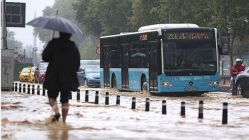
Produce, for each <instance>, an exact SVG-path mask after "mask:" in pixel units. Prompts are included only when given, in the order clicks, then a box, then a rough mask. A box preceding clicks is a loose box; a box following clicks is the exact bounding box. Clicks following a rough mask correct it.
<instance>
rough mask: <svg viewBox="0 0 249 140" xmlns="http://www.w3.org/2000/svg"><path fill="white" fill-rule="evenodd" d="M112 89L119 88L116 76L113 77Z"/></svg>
mask: <svg viewBox="0 0 249 140" xmlns="http://www.w3.org/2000/svg"><path fill="white" fill-rule="evenodd" d="M111 87H112V88H117V80H116V76H115V75H113V76H112V85H111Z"/></svg>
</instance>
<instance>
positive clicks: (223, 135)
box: [1, 88, 249, 140]
mask: <svg viewBox="0 0 249 140" xmlns="http://www.w3.org/2000/svg"><path fill="white" fill-rule="evenodd" d="M81 90H82V91H81V94H80V97H81V99H80V102H77V100H76V93H73V94H72V100H70V109H69V115H68V118H67V125H63V124H61V123H48V122H49V121H48V117H49V116H50V114H51V111H50V107H49V105H48V101H47V97H45V96H42V95H31V94H27V93H18V92H2V93H1V94H2V95H1V138H2V139H3V140H26V139H27V140H29V139H34V138H35V139H36V140H59V139H60V140H61V139H62V140H67V139H68V140H82V139H127V140H128V139H129V140H130V139H172V140H178V139H179V140H181V139H189V140H195V139H196V140H197V139H198V140H200V139H202V140H204V139H205V140H206V139H207V140H209V139H219V140H227V139H233V140H234V139H238V140H247V139H249V99H246V98H242V97H241V96H232V95H231V93H228V92H216V93H206V94H203V95H201V96H185V97H165V96H163V97H162V96H151V95H148V94H140V93H135V92H130V93H127V92H122V93H120V92H115V91H112V92H110V96H109V105H105V89H98V90H99V104H95V103H94V101H95V91H92V89H88V90H89V102H85V88H81ZM94 90H96V89H94ZM117 95H120V105H116V98H117ZM132 97H136V109H131V103H132ZM146 98H150V106H149V111H147V112H146V111H145V99H146ZM162 100H166V105H167V114H166V115H162ZM200 100H203V101H204V115H203V116H204V118H203V119H198V107H199V101H200ZM182 101H185V104H186V115H185V117H181V116H180V108H181V102H182ZM223 102H228V124H226V125H222V123H221V122H222V103H223Z"/></svg>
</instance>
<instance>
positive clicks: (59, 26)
mask: <svg viewBox="0 0 249 140" xmlns="http://www.w3.org/2000/svg"><path fill="white" fill-rule="evenodd" d="M27 25H31V26H33V27H38V28H43V29H50V30H55V31H59V32H66V33H71V34H76V35H78V36H80V37H83V33H82V31H81V30H80V28H79V27H78V26H77V25H75V24H74V23H72V22H71V21H70V20H68V19H65V18H62V17H59V16H41V17H38V18H35V19H33V20H31V21H30V22H28V23H27Z"/></svg>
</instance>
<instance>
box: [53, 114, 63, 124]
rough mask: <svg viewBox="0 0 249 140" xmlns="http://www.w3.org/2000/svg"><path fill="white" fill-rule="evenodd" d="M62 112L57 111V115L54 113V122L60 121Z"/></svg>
mask: <svg viewBox="0 0 249 140" xmlns="http://www.w3.org/2000/svg"><path fill="white" fill-rule="evenodd" d="M60 116H61V115H60V113H56V114H55V115H53V117H52V122H58V121H59V119H60Z"/></svg>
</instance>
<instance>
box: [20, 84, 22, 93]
mask: <svg viewBox="0 0 249 140" xmlns="http://www.w3.org/2000/svg"><path fill="white" fill-rule="evenodd" d="M19 92H22V84H21V83H20V84H19Z"/></svg>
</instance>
